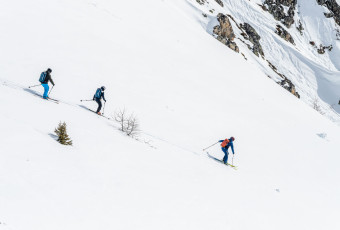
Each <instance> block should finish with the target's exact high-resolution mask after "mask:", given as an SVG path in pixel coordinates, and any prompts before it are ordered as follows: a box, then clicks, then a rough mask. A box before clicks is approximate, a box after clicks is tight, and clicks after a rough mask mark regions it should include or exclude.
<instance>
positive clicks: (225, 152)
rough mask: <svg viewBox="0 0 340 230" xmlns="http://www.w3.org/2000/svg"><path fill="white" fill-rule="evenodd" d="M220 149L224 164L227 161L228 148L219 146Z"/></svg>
mask: <svg viewBox="0 0 340 230" xmlns="http://www.w3.org/2000/svg"><path fill="white" fill-rule="evenodd" d="M221 149H222V151H223V152H224V157H223V162H224V164H226V163H228V154H229V153H228V148H223V147H222V148H221Z"/></svg>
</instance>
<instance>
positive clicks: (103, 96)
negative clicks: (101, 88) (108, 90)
mask: <svg viewBox="0 0 340 230" xmlns="http://www.w3.org/2000/svg"><path fill="white" fill-rule="evenodd" d="M102 98H103V100H104V101H105V102H106V99H105V96H104V92H103V93H102Z"/></svg>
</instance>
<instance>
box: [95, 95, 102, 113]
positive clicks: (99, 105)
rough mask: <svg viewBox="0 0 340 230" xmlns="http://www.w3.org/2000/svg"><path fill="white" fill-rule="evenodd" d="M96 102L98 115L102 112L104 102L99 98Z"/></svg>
mask: <svg viewBox="0 0 340 230" xmlns="http://www.w3.org/2000/svg"><path fill="white" fill-rule="evenodd" d="M96 102H97V103H98V109H97V112H96V113H98V112H100V110H101V109H102V102H101V101H100V99H99V98H96Z"/></svg>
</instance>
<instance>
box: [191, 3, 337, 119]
mask: <svg viewBox="0 0 340 230" xmlns="http://www.w3.org/2000/svg"><path fill="white" fill-rule="evenodd" d="M332 1H333V0H332ZM187 2H189V3H190V4H191V6H192V9H196V10H194V11H197V13H196V16H195V17H196V20H198V21H199V22H200V24H201V25H202V26H203V27H204V28H205V29H206V30H207V32H208V33H209V34H211V35H213V36H215V37H216V36H217V35H216V34H214V27H215V26H217V25H219V22H218V21H217V18H218V14H219V13H221V14H223V15H229V16H230V17H229V20H230V22H231V26H232V28H233V30H234V33H235V39H234V40H233V42H235V43H236V44H235V45H237V46H238V47H239V50H240V51H239V52H240V54H242V55H243V56H245V58H247V59H248V60H249V62H255V63H257V65H259V68H260V69H262V71H263V72H264V73H265V74H266V75H268V76H269V77H270V78H272V79H273V80H274V81H276V82H281V84H282V83H283V84H282V85H283V86H285V85H284V84H286V83H287V82H286V81H283V82H282V80H283V79H285V77H286V78H287V79H288V82H289V84H290V82H291V83H292V84H293V86H294V88H293V90H294V92H295V91H296V92H298V94H299V96H301V99H302V100H303V101H304V102H306V103H307V104H309V105H310V106H312V107H314V108H315V107H318V110H319V111H320V112H321V113H322V114H325V115H326V116H327V117H329V118H330V119H331V120H333V121H336V122H337V123H339V119H340V117H339V113H340V106H339V105H338V102H339V99H340V96H339V91H340V68H339V67H340V66H339V63H340V62H339V57H340V41H339V36H340V33H339V28H340V25H338V24H337V23H336V21H335V20H333V19H332V18H327V17H325V14H326V13H328V12H329V9H327V7H326V6H325V5H321V4H318V1H316V0H315V1H314V0H313V1H311V0H298V1H267V0H250V1H246V0H241V1H232V0H221V1H205V0H202V1H196V0H188V1H187ZM268 2H272V3H273V5H270V4H269V3H268ZM276 2H277V3H276ZM333 2H334V1H333ZM275 3H276V4H277V5H276V8H275V9H276V10H277V8H278V7H282V9H283V12H282V14H286V16H285V19H287V18H289V15H288V16H287V12H288V11H289V10H288V9H289V7H288V6H290V8H291V9H292V10H291V12H292V13H291V14H290V20H291V21H292V22H291V23H290V24H288V26H289V27H288V26H287V25H285V24H284V23H282V21H283V20H282V21H280V20H278V19H277V18H274V16H273V15H272V14H271V12H272V11H271V10H272V9H271V8H269V6H270V7H272V6H275ZM286 4H287V5H286ZM288 4H291V5H288ZM334 4H336V3H334ZM338 7H339V9H340V6H338ZM273 11H274V13H278V12H279V13H281V12H280V11H278V10H277V11H275V10H273ZM339 12H340V11H339ZM339 12H338V13H339ZM274 13H273V14H274ZM274 15H275V16H277V14H274ZM282 17H284V16H282ZM338 17H340V15H338ZM245 23H247V24H249V25H250V26H251V27H252V28H253V29H254V30H255V31H256V32H257V33H258V35H259V36H260V39H259V43H260V45H261V46H262V49H263V53H264V56H262V57H257V56H256V55H254V54H253V52H252V51H251V50H249V48H248V47H250V46H252V44H251V42H250V41H249V39H247V38H245V36H244V30H241V29H240V28H238V27H239V26H240V25H242V24H245ZM300 26H301V27H300ZM299 28H300V30H299ZM279 33H280V34H282V36H283V38H282V37H280V36H281V35H279ZM242 34H243V35H242ZM285 39H287V41H286V40H285ZM227 65H228V63H226V66H227ZM282 75H284V78H282ZM316 104H317V105H316Z"/></svg>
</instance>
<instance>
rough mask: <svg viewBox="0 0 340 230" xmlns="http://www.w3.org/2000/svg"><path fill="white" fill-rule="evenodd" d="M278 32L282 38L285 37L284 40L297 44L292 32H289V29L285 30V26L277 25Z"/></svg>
mask: <svg viewBox="0 0 340 230" xmlns="http://www.w3.org/2000/svg"><path fill="white" fill-rule="evenodd" d="M275 33H276V34H278V35H279V36H280V37H281V38H283V39H284V40H286V41H287V42H290V43H292V44H293V45H295V42H294V39H293V37H292V35H290V33H288V31H287V30H285V29H284V28H282V26H280V25H276V31H275Z"/></svg>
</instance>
